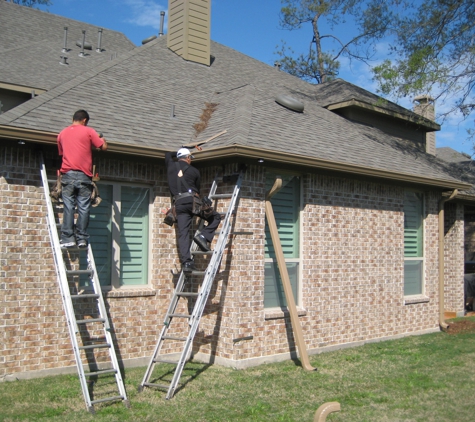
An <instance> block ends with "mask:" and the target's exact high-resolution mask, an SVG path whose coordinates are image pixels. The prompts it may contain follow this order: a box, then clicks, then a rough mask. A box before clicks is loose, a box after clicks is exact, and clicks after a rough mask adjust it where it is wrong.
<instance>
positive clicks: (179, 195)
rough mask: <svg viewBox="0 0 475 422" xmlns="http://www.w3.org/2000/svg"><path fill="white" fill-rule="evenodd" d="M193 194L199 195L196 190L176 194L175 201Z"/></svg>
mask: <svg viewBox="0 0 475 422" xmlns="http://www.w3.org/2000/svg"><path fill="white" fill-rule="evenodd" d="M193 195H198V194H197V193H195V192H184V193H179V194H178V195H175V196H174V197H173V202H177V201H179V200H180V199H183V198H188V197H190V196H193Z"/></svg>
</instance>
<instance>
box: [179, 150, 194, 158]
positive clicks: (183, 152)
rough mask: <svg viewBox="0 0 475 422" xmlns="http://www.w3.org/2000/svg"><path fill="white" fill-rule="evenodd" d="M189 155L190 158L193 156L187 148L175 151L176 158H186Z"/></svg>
mask: <svg viewBox="0 0 475 422" xmlns="http://www.w3.org/2000/svg"><path fill="white" fill-rule="evenodd" d="M188 156H190V158H195V157H193V155H191V152H190V150H189V149H188V148H180V149H179V150H178V151H177V153H176V158H186V157H188Z"/></svg>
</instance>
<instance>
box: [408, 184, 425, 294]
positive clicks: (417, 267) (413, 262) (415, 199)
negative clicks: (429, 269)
mask: <svg viewBox="0 0 475 422" xmlns="http://www.w3.org/2000/svg"><path fill="white" fill-rule="evenodd" d="M423 199H424V196H423V195H422V193H418V192H412V191H406V192H405V193H404V295H405V296H410V295H420V294H422V285H423V283H422V281H423V268H424V246H423V245H424V242H423V234H424V231H423V222H424V214H423V212H424V206H423Z"/></svg>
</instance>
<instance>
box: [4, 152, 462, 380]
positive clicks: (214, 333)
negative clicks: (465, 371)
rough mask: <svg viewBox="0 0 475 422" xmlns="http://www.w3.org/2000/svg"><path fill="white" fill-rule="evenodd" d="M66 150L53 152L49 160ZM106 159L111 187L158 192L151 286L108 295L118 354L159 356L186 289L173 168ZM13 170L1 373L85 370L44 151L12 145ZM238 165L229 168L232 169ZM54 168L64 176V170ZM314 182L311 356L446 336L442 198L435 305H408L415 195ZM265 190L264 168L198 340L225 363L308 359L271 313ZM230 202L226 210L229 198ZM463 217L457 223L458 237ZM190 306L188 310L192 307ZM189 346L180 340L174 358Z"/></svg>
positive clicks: (7, 162)
mask: <svg viewBox="0 0 475 422" xmlns="http://www.w3.org/2000/svg"><path fill="white" fill-rule="evenodd" d="M55 153H56V152H55V150H54V149H51V150H48V149H45V157H46V160H47V162H51V161H52V159H53V158H54V156H55ZM94 161H95V163H96V166H97V169H96V171H98V172H99V173H100V176H101V180H114V181H123V182H136V183H141V184H147V185H149V186H151V187H152V192H153V195H152V196H153V200H152V210H153V211H152V215H151V217H150V237H151V244H152V248H151V254H150V260H149V266H150V271H149V274H150V284H149V285H148V286H143V287H140V288H137V289H117V290H113V291H110V292H107V293H106V294H105V300H106V304H107V308H108V312H109V313H110V315H111V322H112V326H113V331H114V335H115V337H116V344H117V351H118V355H119V359H121V360H126V361H128V360H130V359H144V360H145V361H147V360H148V359H149V358H150V355H151V353H152V351H153V347H154V346H155V343H156V341H157V337H158V334H159V332H160V330H161V328H162V321H163V318H164V314H165V312H166V309H167V307H168V304H169V300H170V296H171V293H172V289H173V288H174V283H176V281H177V276H176V275H175V276H173V275H172V273H171V269H173V268H176V269H179V260H178V256H177V251H176V240H175V230H174V228H171V227H169V226H167V225H165V224H163V223H162V220H163V214H162V212H161V210H162V209H164V208H167V207H168V206H169V196H168V188H167V185H166V182H165V169H164V166H163V164H162V162H160V160H140V159H136V160H130V161H125V160H122V159H121V158H117V157H114V155H112V154H109V155H108V153H101V154H99V155H97V156H96V157H95V160H94ZM0 165H1V168H0V169H1V179H0V240H1V244H0V245H1V246H0V253H1V257H0V260H1V269H0V271H1V277H2V279H1V281H0V300H1V302H2V312H1V314H0V318H1V321H2V322H0V324H2V330H1V332H2V334H1V336H2V337H1V341H0V377H6V378H8V377H9V376H12V375H15V374H24V373H28V372H30V371H41V370H49V369H52V368H55V369H58V368H64V367H70V366H73V365H74V358H73V354H72V352H71V345H70V340H69V337H68V332H67V328H66V323H65V318H64V313H63V310H62V305H61V301H60V299H59V298H60V295H59V288H58V285H57V280H56V273H55V270H54V263H53V259H52V253H51V247H50V243H49V236H48V230H47V226H46V207H45V203H44V195H43V189H42V186H41V182H40V175H39V161H38V157H37V153H36V152H35V151H34V150H33V149H29V148H28V147H27V146H26V147H25V146H24V147H19V146H13V145H11V146H7V147H2V148H1V149H0ZM217 170H218V169H216V168H210V169H205V170H202V177H203V193H206V192H208V190H209V187H210V185H211V181H212V179H213V177H214V175H215V173H216V171H217ZM235 170H237V168H236V167H233V166H231V167H227V168H226V173H230V172H232V171H235ZM49 172H50V174H51V176H52V177H53V178H54V166H53V167H50V168H49ZM302 180H303V192H304V193H303V209H302V214H301V228H302V239H301V245H302V250H301V255H300V256H301V266H300V267H301V269H302V276H301V280H302V282H301V290H300V293H299V297H300V303H299V305H300V306H299V315H300V322H301V324H302V328H303V333H304V339H305V341H306V344H307V347H308V349H309V350H310V351H311V353H317V352H318V351H320V350H322V349H323V348H324V347H331V346H340V345H344V344H351V343H355V344H357V343H358V342H362V341H369V340H375V339H381V338H390V337H393V336H400V335H405V334H409V333H419V332H425V331H427V330H436V329H437V327H438V255H437V247H438V231H437V230H438V229H437V227H438V224H437V221H438V220H437V201H438V198H439V196H438V194H436V193H430V192H427V193H426V195H425V198H426V207H425V208H426V219H425V237H424V239H425V262H426V265H425V285H424V294H423V298H422V299H421V300H420V301H416V302H415V303H406V302H405V298H404V294H403V264H404V257H403V242H404V236H403V227H404V218H403V213H402V209H403V188H401V187H398V186H389V185H388V186H385V185H381V184H377V183H370V182H361V181H356V180H349V179H344V178H336V177H330V176H320V175H304V176H303V177H302ZM264 181H265V168H262V167H257V166H251V167H250V168H249V169H248V170H247V172H246V174H245V178H244V182H243V186H242V189H241V198H240V202H239V207H238V210H237V216H236V218H235V221H234V222H233V231H236V232H238V233H241V234H236V235H233V236H232V237H231V239H230V241H229V242H228V245H227V247H226V251H225V254H224V256H223V259H222V263H221V268H220V271H219V273H218V275H217V278H216V281H215V283H214V286H213V289H212V291H211V294H210V298H209V301H208V304H207V306H206V309H205V313H204V317H203V319H202V321H201V323H200V327H199V330H198V333H197V336H196V340H195V342H194V345H193V350H194V352H195V353H196V354H201V355H202V356H209V355H211V356H213V359H214V358H216V359H217V360H216V361H217V362H222V363H224V364H230V365H236V366H239V365H247V364H253V362H262V361H265V360H266V359H272V358H274V357H276V356H277V357H279V356H282V357H288V354H289V353H290V352H291V351H294V350H295V345H294V338H293V335H292V330H291V327H290V320H289V318H288V315H286V314H284V313H283V312H282V311H278V312H275V311H272V312H271V311H270V310H266V309H264V306H263V302H264V300H263V298H264V239H265V238H264V236H265V234H264V227H265V208H264V198H265V183H264ZM231 187H232V186H231ZM228 189H230V187H228ZM219 207H220V210H225V209H226V201H221V202H220V204H219ZM449 214H450V213H449ZM459 219H460V215H459V214H455V220H456V223H455V227H456V228H457V227H459ZM462 228H463V226H462ZM462 231H463V230H462ZM242 232H244V233H242ZM249 232H251V233H252V234H248V233H249ZM450 233H452V232H450ZM459 237H460V230H459V229H458V228H457V229H456V230H455V231H454V232H453V236H452V234H450V235H449V236H448V238H447V239H448V246H447V248H448V249H447V250H446V253H450V248H455V249H456V248H457V242H459V240H460V239H459ZM451 242H453V243H454V245H455V246H452V243H451ZM202 259H204V258H202ZM454 262H455V261H454ZM197 265H198V266H199V267H203V266H204V265H205V262H204V261H199V260H198V262H197ZM448 271H456V268H455V267H454V269H451V270H448ZM462 271H463V270H462ZM457 286H458V285H457ZM457 288H458V287H457ZM449 290H450V286H449ZM460 301H462V302H463V292H462V296H461V297H457V295H455V296H454V298H453V299H450V300H449V303H450V306H454V307H459V306H460V304H459V302H460ZM85 306H86V305H85ZM181 307H182V309H181V310H183V311H184V312H187V311H188V309H187V308H188V306H187V304H183V305H181ZM85 309H86V311H85V312H87V306H86V307H85ZM243 338H247V339H243ZM177 350H179V347H178V345H176V346H175V345H171V346H169V347H168V349H167V351H169V352H174V351H177Z"/></svg>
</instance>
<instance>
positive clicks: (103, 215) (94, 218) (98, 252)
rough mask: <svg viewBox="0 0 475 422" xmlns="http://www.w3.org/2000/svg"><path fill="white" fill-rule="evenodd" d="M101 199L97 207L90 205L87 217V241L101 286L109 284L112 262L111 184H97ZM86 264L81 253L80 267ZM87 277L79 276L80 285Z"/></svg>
mask: <svg viewBox="0 0 475 422" xmlns="http://www.w3.org/2000/svg"><path fill="white" fill-rule="evenodd" d="M98 189H99V194H100V197H101V199H102V201H101V203H100V204H99V205H98V206H97V207H92V208H91V212H90V218H89V226H88V229H87V231H88V233H89V243H90V244H91V247H92V253H93V254H94V261H95V263H96V269H97V273H98V276H99V281H100V283H101V286H110V285H111V262H112V230H111V227H112V186H111V185H102V184H100V185H98ZM85 266H86V254H81V268H85ZM87 282H88V278H87V277H86V276H81V285H82V286H86V285H87Z"/></svg>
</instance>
